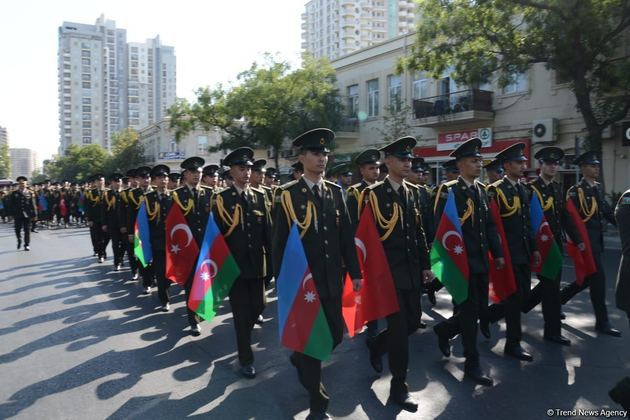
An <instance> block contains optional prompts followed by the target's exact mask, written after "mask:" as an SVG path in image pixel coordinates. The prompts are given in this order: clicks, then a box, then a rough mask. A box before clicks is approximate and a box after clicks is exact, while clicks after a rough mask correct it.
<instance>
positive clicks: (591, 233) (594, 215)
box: [560, 152, 621, 337]
mask: <svg viewBox="0 0 630 420" xmlns="http://www.w3.org/2000/svg"><path fill="white" fill-rule="evenodd" d="M573 163H574V164H576V165H579V166H580V171H581V172H582V180H581V181H580V183H579V184H577V185H574V186H572V187H571V188H569V190H568V191H567V200H573V204H575V208H576V209H577V211H578V213H579V214H580V217H581V218H582V220H583V221H584V224H585V225H586V232H587V233H588V237H589V240H590V242H591V249H592V250H593V259H594V260H595V266H596V267H597V271H596V272H595V273H593V274H591V275H590V276H588V277H587V278H586V279H584V283H583V284H582V286H579V285H578V284H577V282H573V283H571V284H570V285H568V286H565V287H564V288H563V289H562V291H561V292H560V299H561V302H562V304H563V305H564V304H565V303H567V302H568V301H569V300H570V299H571V298H572V297H573V296H575V295H576V294H577V293H579V292H580V291H582V290H584V289H586V288H587V287H590V291H591V303H592V304H593V310H594V311H595V329H596V330H597V331H599V332H601V333H603V334H607V335H611V336H613V337H620V336H621V332H620V331H619V330H617V329H615V328H613V327H612V326H611V325H610V321H609V320H608V310H607V309H606V277H605V274H604V266H603V264H602V252H603V251H604V234H603V228H604V223H605V220H607V221H608V222H610V223H611V224H613V225H616V224H617V222H616V221H615V217H614V215H613V211H612V209H611V208H610V206H609V205H608V203H607V202H606V199H605V198H604V191H603V190H602V186H601V185H600V184H599V183H598V182H597V179H598V178H599V165H600V162H599V158H598V155H597V153H595V152H586V153H582V154H581V155H580V156H578V157H577V158H576V159H575V161H574V162H573ZM604 219H605V220H604Z"/></svg>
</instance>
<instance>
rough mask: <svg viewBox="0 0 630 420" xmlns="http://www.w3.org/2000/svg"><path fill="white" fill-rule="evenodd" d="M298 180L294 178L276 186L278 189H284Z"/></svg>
mask: <svg viewBox="0 0 630 420" xmlns="http://www.w3.org/2000/svg"><path fill="white" fill-rule="evenodd" d="M298 181H299V180H297V179H294V180H293V181H289V182H287V183H286V184H282V185H280V186H279V187H278V189H281V190H286V189H288V188H291V187H292V186H294V185H295V184H297V183H298Z"/></svg>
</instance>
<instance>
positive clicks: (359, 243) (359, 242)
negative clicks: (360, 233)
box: [354, 238, 367, 264]
mask: <svg viewBox="0 0 630 420" xmlns="http://www.w3.org/2000/svg"><path fill="white" fill-rule="evenodd" d="M354 244H355V245H356V247H357V248H359V249H360V250H361V255H362V256H363V264H365V260H367V249H365V244H364V243H363V241H362V240H361V239H359V238H354Z"/></svg>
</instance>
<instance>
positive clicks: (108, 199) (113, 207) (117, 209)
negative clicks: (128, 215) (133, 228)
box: [102, 190, 126, 232]
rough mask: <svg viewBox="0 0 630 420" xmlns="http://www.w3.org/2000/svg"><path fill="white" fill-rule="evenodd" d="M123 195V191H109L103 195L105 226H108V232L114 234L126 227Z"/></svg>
mask: <svg viewBox="0 0 630 420" xmlns="http://www.w3.org/2000/svg"><path fill="white" fill-rule="evenodd" d="M121 193H122V192H121V191H116V190H107V191H105V193H104V194H103V205H102V211H103V212H104V217H103V220H104V223H105V225H107V230H108V232H113V231H114V230H115V231H117V232H119V231H120V228H121V227H123V226H126V219H125V212H124V202H123V200H122V197H121Z"/></svg>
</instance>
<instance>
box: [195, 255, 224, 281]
mask: <svg viewBox="0 0 630 420" xmlns="http://www.w3.org/2000/svg"><path fill="white" fill-rule="evenodd" d="M204 266H208V271H203V267H204ZM199 267H200V268H201V269H202V273H201V280H203V281H208V280H210V279H213V278H215V277H216V275H217V272H218V271H219V268H218V267H217V263H215V262H214V261H212V260H211V259H205V260H203V261H202V262H201V265H200V266H199Z"/></svg>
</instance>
